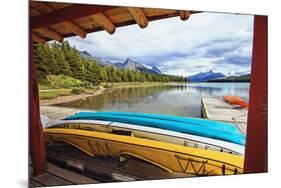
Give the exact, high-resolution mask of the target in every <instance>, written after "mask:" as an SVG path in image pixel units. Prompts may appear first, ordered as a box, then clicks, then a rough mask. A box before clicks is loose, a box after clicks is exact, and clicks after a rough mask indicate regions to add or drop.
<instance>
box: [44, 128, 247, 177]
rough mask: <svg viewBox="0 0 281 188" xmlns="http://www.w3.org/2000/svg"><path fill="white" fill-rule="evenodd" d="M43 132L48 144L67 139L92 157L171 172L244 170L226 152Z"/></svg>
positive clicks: (60, 131) (60, 130)
mask: <svg viewBox="0 0 281 188" xmlns="http://www.w3.org/2000/svg"><path fill="white" fill-rule="evenodd" d="M44 134H45V138H46V142H47V143H53V142H66V143H69V144H71V145H73V146H75V147H77V148H78V149H80V150H82V151H84V152H85V153H87V154H89V155H91V156H93V157H94V156H112V157H120V158H121V159H126V158H130V157H133V158H138V159H141V160H144V161H146V162H149V163H151V164H154V165H156V166H158V167H160V168H162V169H163V170H166V171H169V172H183V173H187V174H193V175H199V176H201V175H202V176H203V175H225V174H241V173H243V162H244V158H243V157H242V156H238V155H233V154H228V153H223V152H216V151H211V150H205V149H200V148H191V147H184V146H180V145H175V144H170V143H165V142H160V141H154V140H147V139H142V138H137V137H134V136H124V135H115V134H110V133H104V132H95V131H85V130H78V129H65V128H51V129H44Z"/></svg>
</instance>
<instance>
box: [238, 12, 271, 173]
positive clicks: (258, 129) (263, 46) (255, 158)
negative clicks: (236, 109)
mask: <svg viewBox="0 0 281 188" xmlns="http://www.w3.org/2000/svg"><path fill="white" fill-rule="evenodd" d="M267 46H268V44H267V16H255V17H254V38H253V52H252V54H253V55H252V67H251V85H250V99H249V112H248V125H247V133H246V135H247V136H246V150H245V162H244V173H261V172H267V170H268V169H267V167H268V164H267V163H268V160H267V155H268V145H267V143H268V140H267V139H268V135H267V96H268V95H267V89H268V83H267V70H268V65H267Z"/></svg>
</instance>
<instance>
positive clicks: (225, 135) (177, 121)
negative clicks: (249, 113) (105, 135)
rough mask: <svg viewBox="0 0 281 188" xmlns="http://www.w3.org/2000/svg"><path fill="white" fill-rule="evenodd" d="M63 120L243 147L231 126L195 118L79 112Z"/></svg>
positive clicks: (243, 141) (128, 113)
mask: <svg viewBox="0 0 281 188" xmlns="http://www.w3.org/2000/svg"><path fill="white" fill-rule="evenodd" d="M64 120H101V121H113V122H120V123H128V124H135V125H140V126H146V127H155V128H160V129H166V130H171V131H177V132H182V133H187V134H193V135H197V136H203V137H208V138H214V139H218V140H224V141H228V142H232V143H236V144H239V145H245V136H244V135H243V134H241V133H240V132H239V131H238V130H236V129H234V128H231V127H232V126H231V125H232V124H229V123H221V122H216V121H211V120H202V119H197V118H187V117H178V116H167V115H160V114H159V115H158V114H144V113H133V112H79V113H77V114H74V115H71V116H68V117H66V118H65V119H64ZM212 125H214V126H212ZM233 126H234V125H233Z"/></svg>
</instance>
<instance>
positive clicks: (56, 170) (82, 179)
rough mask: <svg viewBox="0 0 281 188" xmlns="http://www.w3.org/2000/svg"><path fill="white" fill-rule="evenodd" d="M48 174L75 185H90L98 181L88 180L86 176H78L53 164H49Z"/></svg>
mask: <svg viewBox="0 0 281 188" xmlns="http://www.w3.org/2000/svg"><path fill="white" fill-rule="evenodd" d="M46 172H49V173H51V174H53V175H56V176H59V177H61V178H63V179H65V180H67V181H70V182H72V183H74V184H90V183H97V182H98V181H96V180H94V179H92V178H88V177H86V176H83V175H80V174H77V173H75V172H72V171H70V170H67V169H63V168H60V167H58V166H56V165H54V164H52V163H48V164H47V168H46Z"/></svg>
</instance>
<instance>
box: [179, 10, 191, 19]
mask: <svg viewBox="0 0 281 188" xmlns="http://www.w3.org/2000/svg"><path fill="white" fill-rule="evenodd" d="M179 14H180V18H181V20H183V21H185V20H188V18H189V17H190V11H187V10H180V11H179Z"/></svg>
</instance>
